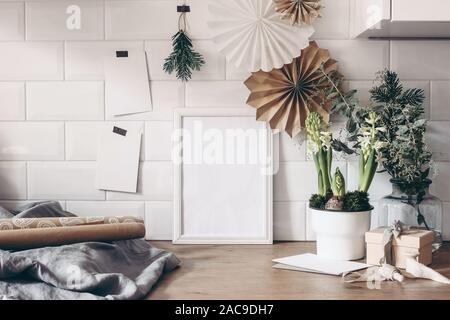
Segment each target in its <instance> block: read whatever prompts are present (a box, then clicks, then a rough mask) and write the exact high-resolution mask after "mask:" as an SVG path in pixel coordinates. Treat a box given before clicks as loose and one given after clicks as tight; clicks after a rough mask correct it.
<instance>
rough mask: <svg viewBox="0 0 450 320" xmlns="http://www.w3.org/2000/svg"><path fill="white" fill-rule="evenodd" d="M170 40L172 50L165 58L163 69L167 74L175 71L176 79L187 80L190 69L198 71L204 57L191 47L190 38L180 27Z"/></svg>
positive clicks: (190, 74) (189, 75) (190, 73)
mask: <svg viewBox="0 0 450 320" xmlns="http://www.w3.org/2000/svg"><path fill="white" fill-rule="evenodd" d="M172 42H173V44H172V45H173V52H172V53H171V54H170V56H169V57H167V58H166V60H165V62H164V67H163V69H164V71H165V72H167V73H168V74H171V73H172V72H174V71H175V72H176V76H177V78H178V79H180V80H182V81H189V80H190V79H191V77H192V71H194V70H195V71H200V68H201V67H202V66H203V65H204V64H205V59H204V58H203V56H202V55H201V54H200V53H198V52H196V51H195V50H194V49H193V45H192V41H191V39H190V38H189V36H188V35H187V34H186V33H185V32H184V31H183V30H182V29H180V31H178V32H177V33H176V34H175V35H174V36H173V37H172Z"/></svg>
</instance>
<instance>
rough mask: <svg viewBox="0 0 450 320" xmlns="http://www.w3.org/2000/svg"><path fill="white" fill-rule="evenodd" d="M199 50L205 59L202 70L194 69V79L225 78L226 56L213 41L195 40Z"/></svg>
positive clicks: (196, 47) (196, 48)
mask: <svg viewBox="0 0 450 320" xmlns="http://www.w3.org/2000/svg"><path fill="white" fill-rule="evenodd" d="M193 43H194V46H195V50H197V51H198V52H199V53H200V54H201V55H202V56H203V57H204V59H205V64H204V65H203V66H202V67H201V70H200V71H194V72H193V74H192V80H225V74H226V70H225V64H226V63H225V56H224V55H222V54H221V53H220V52H219V51H218V50H217V46H216V45H215V44H214V42H212V41H203V40H202V41H200V40H199V41H194V42H193Z"/></svg>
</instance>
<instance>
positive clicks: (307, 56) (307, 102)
mask: <svg viewBox="0 0 450 320" xmlns="http://www.w3.org/2000/svg"><path fill="white" fill-rule="evenodd" d="M322 64H323V66H324V72H325V73H326V74H329V73H330V72H331V71H337V68H338V65H337V61H335V60H333V59H331V57H330V53H329V52H328V50H325V49H321V48H319V47H318V46H317V44H316V43H315V42H314V41H313V42H311V44H310V45H309V47H308V48H306V49H304V50H302V54H301V56H300V57H298V58H296V59H294V61H293V62H292V63H290V64H287V65H285V66H283V67H282V68H281V69H275V70H273V71H271V72H264V71H259V72H256V73H253V74H252V76H250V78H248V79H247V80H246V81H245V85H246V86H247V88H248V89H249V90H250V91H251V93H250V96H249V98H248V100H247V104H248V105H250V106H252V107H254V108H256V109H257V111H256V118H257V120H261V121H267V122H269V123H270V127H271V128H272V129H280V130H283V131H286V132H287V133H288V134H289V135H290V136H291V137H295V136H296V135H298V134H299V133H300V132H301V131H302V128H304V126H305V120H306V117H307V116H308V114H309V113H310V112H313V111H315V112H318V113H320V114H321V115H322V117H323V119H324V121H325V122H327V123H328V121H329V118H330V116H329V114H330V109H331V103H330V102H329V101H328V100H327V99H326V97H325V96H324V95H323V94H321V93H322V92H323V91H324V89H326V88H327V87H330V86H331V85H332V84H331V83H330V82H329V81H321V82H319V79H321V78H323V76H324V74H323V73H322V71H321V70H320V66H321V65H322Z"/></svg>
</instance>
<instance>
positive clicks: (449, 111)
mask: <svg viewBox="0 0 450 320" xmlns="http://www.w3.org/2000/svg"><path fill="white" fill-rule="evenodd" d="M449 101H450V81H432V82H431V120H438V121H442V120H450V103H449Z"/></svg>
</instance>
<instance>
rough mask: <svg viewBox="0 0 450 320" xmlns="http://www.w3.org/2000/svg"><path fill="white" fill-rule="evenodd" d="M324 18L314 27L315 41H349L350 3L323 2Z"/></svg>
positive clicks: (328, 0)
mask: <svg viewBox="0 0 450 320" xmlns="http://www.w3.org/2000/svg"><path fill="white" fill-rule="evenodd" d="M322 4H323V6H324V8H323V9H322V11H321V15H322V18H318V19H317V20H316V21H315V22H314V24H313V26H314V29H315V30H316V32H315V33H314V35H313V38H314V39H348V38H349V30H350V1H349V0H338V1H336V0H322Z"/></svg>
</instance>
